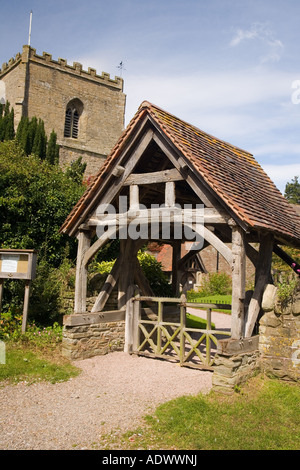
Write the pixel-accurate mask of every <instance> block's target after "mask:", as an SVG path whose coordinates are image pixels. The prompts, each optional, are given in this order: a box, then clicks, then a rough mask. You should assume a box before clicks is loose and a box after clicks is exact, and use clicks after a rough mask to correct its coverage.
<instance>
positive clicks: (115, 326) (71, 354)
mask: <svg viewBox="0 0 300 470" xmlns="http://www.w3.org/2000/svg"><path fill="white" fill-rule="evenodd" d="M124 344H125V311H124V310H123V311H122V310H114V311H110V312H98V313H94V314H92V313H88V314H72V315H66V316H65V317H64V327H63V340H62V354H63V356H65V357H67V358H68V359H71V360H76V359H86V358H88V357H93V356H102V355H104V354H107V353H109V352H113V351H123V350H124Z"/></svg>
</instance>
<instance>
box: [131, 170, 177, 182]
mask: <svg viewBox="0 0 300 470" xmlns="http://www.w3.org/2000/svg"><path fill="white" fill-rule="evenodd" d="M183 179H184V178H183V177H182V175H181V174H180V173H179V171H178V170H177V169H176V168H173V169H171V170H163V171H155V172H150V173H140V174H139V173H136V174H135V173H132V174H131V175H129V176H128V178H127V179H126V180H125V181H124V186H130V185H132V184H139V185H143V184H158V183H166V182H168V181H182V180H183Z"/></svg>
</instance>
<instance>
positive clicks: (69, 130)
mask: <svg viewBox="0 0 300 470" xmlns="http://www.w3.org/2000/svg"><path fill="white" fill-rule="evenodd" d="M78 123H79V114H78V111H77V110H76V109H74V108H73V109H71V108H68V109H67V111H66V120H65V132H64V136H65V137H72V138H73V139H77V138H78Z"/></svg>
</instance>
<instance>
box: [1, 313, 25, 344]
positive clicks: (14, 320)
mask: <svg viewBox="0 0 300 470" xmlns="http://www.w3.org/2000/svg"><path fill="white" fill-rule="evenodd" d="M21 327H22V312H21V311H20V310H18V309H15V308H13V307H10V308H9V309H8V310H7V311H3V312H1V319H0V340H8V339H15V338H19V336H20V335H21Z"/></svg>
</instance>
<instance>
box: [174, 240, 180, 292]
mask: <svg viewBox="0 0 300 470" xmlns="http://www.w3.org/2000/svg"><path fill="white" fill-rule="evenodd" d="M172 250H173V254H172V288H173V294H174V295H175V297H177V296H178V295H179V282H180V279H179V270H178V264H179V261H180V259H181V241H179V242H177V243H173V244H172Z"/></svg>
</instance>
